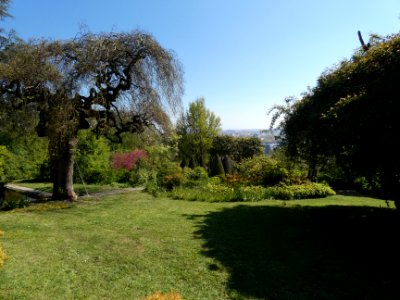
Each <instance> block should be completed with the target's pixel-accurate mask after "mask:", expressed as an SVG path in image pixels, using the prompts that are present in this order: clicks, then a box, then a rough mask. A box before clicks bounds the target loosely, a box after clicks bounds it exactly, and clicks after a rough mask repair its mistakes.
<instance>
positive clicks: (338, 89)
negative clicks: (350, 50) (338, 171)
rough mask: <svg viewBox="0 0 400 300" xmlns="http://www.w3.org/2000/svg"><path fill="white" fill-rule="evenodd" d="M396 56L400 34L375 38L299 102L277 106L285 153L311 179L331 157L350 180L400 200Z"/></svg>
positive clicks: (399, 71) (399, 59) (399, 103)
mask: <svg viewBox="0 0 400 300" xmlns="http://www.w3.org/2000/svg"><path fill="white" fill-rule="evenodd" d="M399 54H400V35H398V34H397V35H393V36H389V37H387V38H377V37H373V39H372V40H371V43H370V46H369V47H367V48H365V47H364V48H362V49H360V50H359V51H357V52H356V53H355V54H354V55H353V57H352V58H351V59H348V60H344V61H342V62H341V63H340V64H338V65H337V66H335V67H334V68H332V69H330V70H327V71H326V72H324V73H323V74H322V75H321V76H320V78H319V79H318V82H317V85H316V87H314V88H312V89H310V90H309V91H308V92H306V93H305V94H304V96H303V98H302V99H301V100H300V101H292V102H290V101H288V102H287V104H288V105H286V106H280V107H276V108H278V110H277V113H278V114H279V113H283V115H284V120H283V122H282V129H283V144H284V145H285V146H286V149H287V153H288V154H289V155H290V156H291V157H296V158H302V159H304V160H306V161H307V162H308V164H309V166H310V169H311V172H310V174H311V175H312V176H315V170H316V169H317V167H318V166H322V165H324V164H326V163H328V162H329V161H330V160H332V159H335V161H336V162H337V163H338V164H339V166H340V167H341V168H343V170H344V173H345V174H346V175H347V177H348V178H355V177H357V176H364V177H365V178H367V179H368V180H370V181H375V182H376V184H377V186H379V187H380V190H381V191H385V192H386V194H387V196H390V197H394V198H399V197H400V195H399V192H398V189H399V187H400V183H399V179H400V177H399V176H400V156H399V152H400V144H399V143H398V136H399V133H400V123H399V122H398V117H399V115H400V101H399V100H400V99H399V95H400V55H399ZM276 116H277V115H276ZM312 176H311V177H312Z"/></svg>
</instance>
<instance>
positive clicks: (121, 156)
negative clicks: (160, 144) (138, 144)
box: [112, 149, 148, 171]
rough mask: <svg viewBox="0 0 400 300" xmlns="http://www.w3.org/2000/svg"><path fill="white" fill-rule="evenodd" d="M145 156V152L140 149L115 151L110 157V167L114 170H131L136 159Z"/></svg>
mask: <svg viewBox="0 0 400 300" xmlns="http://www.w3.org/2000/svg"><path fill="white" fill-rule="evenodd" d="M147 157H148V154H147V152H146V151H144V150H140V149H136V150H133V151H131V152H128V153H115V154H114V155H113V157H112V167H113V169H116V170H121V169H122V170H127V171H132V169H133V168H134V167H135V164H136V162H137V161H138V160H140V159H146V158H147Z"/></svg>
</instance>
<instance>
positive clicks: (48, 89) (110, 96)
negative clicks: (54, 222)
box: [0, 31, 182, 201]
mask: <svg viewBox="0 0 400 300" xmlns="http://www.w3.org/2000/svg"><path fill="white" fill-rule="evenodd" d="M0 93H1V94H0V101H1V102H3V104H4V105H9V106H10V107H11V108H12V109H15V110H17V109H23V108H24V107H31V108H33V110H34V111H35V112H36V114H37V118H38V122H37V125H36V132H37V134H38V135H39V136H41V137H45V136H47V137H48V139H49V146H48V151H49V161H50V165H51V174H52V179H53V198H54V199H69V200H71V201H72V200H75V199H76V198H77V196H76V194H75V192H74V188H73V171H74V154H75V150H76V146H77V134H78V131H79V130H81V129H91V130H93V131H94V132H95V133H96V135H97V136H100V135H104V136H105V137H106V138H108V139H109V140H111V141H113V142H120V141H121V135H122V134H123V133H125V132H141V131H142V130H143V129H144V128H146V127H149V126H152V125H154V126H156V127H157V128H158V129H160V130H162V128H163V125H165V124H167V123H168V122H167V121H166V120H168V118H167V117H166V112H165V111H166V109H167V108H169V109H171V110H174V109H177V108H179V107H180V96H181V94H182V72H181V68H180V65H179V63H178V62H177V60H176V59H175V57H174V55H173V53H171V52H169V51H167V50H165V49H163V48H162V47H161V46H160V45H159V44H158V42H157V41H156V40H155V39H154V38H153V37H152V36H151V35H149V34H146V33H143V32H140V31H134V32H131V33H104V34H92V33H85V34H82V35H80V36H79V37H77V38H75V39H73V40H67V41H47V40H40V41H31V42H29V43H26V42H23V41H20V40H16V39H13V40H9V41H8V43H4V44H3V45H2V47H1V49H0Z"/></svg>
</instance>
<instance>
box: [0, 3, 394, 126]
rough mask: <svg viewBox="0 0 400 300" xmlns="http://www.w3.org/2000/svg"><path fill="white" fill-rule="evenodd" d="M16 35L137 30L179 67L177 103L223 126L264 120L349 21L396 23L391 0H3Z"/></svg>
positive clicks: (305, 79) (344, 43) (320, 67)
mask: <svg viewBox="0 0 400 300" xmlns="http://www.w3.org/2000/svg"><path fill="white" fill-rule="evenodd" d="M10 13H11V14H12V15H14V18H13V19H6V20H5V21H3V22H2V24H1V27H3V28H4V27H5V28H14V29H15V30H16V31H17V33H18V34H19V35H20V36H21V37H23V38H25V39H28V38H51V39H68V38H73V37H74V36H75V35H76V34H77V33H78V32H79V28H80V26H81V25H82V24H85V25H86V26H87V27H88V28H89V29H90V30H91V31H92V32H101V31H103V32H104V31H131V30H133V29H137V28H139V29H141V30H144V31H146V32H149V33H151V34H153V35H154V37H155V38H156V39H157V40H158V41H159V43H160V44H161V45H162V46H163V47H164V48H167V49H171V50H173V51H174V52H175V53H176V55H177V57H178V59H179V60H180V61H181V63H182V65H183V69H184V72H185V94H184V96H183V99H182V100H183V103H184V105H185V107H187V106H188V103H189V102H191V101H194V100H195V99H196V98H198V97H204V98H205V99H206V105H207V107H208V108H209V109H210V110H212V111H213V112H214V113H215V114H216V115H217V116H219V117H221V119H222V125H223V128H224V129H240V128H242V129H256V128H257V129H259V128H267V127H268V126H269V119H270V118H269V117H268V116H267V111H268V110H269V108H271V107H272V106H273V105H274V104H280V103H282V102H283V99H284V98H285V97H286V96H300V95H301V93H302V92H304V91H305V90H306V89H307V87H308V86H314V85H315V82H316V79H317V78H318V76H319V75H320V74H321V72H323V71H324V70H325V69H327V68H329V67H331V66H333V65H334V64H335V63H338V62H339V61H340V60H341V59H343V58H348V57H350V56H351V55H352V53H353V51H354V50H355V49H356V48H358V47H359V46H360V45H359V42H358V38H357V30H361V32H362V33H363V35H364V39H366V40H367V39H368V35H369V34H370V33H377V34H381V35H388V34H393V33H398V32H399V31H400V19H399V16H400V1H399V0H375V1H372V0H335V1H333V0H329V1H325V0H301V1H300V0H112V1H110V0H58V1H54V0H13V1H12V3H11V7H10Z"/></svg>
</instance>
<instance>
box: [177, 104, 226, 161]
mask: <svg viewBox="0 0 400 300" xmlns="http://www.w3.org/2000/svg"><path fill="white" fill-rule="evenodd" d="M176 131H177V134H178V135H179V142H178V148H179V156H180V158H181V160H182V164H183V165H184V166H187V165H190V166H191V167H194V166H201V167H206V165H207V163H208V159H209V151H210V149H211V147H212V143H213V138H214V137H216V136H217V135H218V134H219V132H220V131H221V120H220V118H219V117H217V116H215V114H214V113H213V112H212V111H210V110H208V109H207V108H206V105H205V100H204V98H199V99H197V100H196V101H194V102H192V103H190V105H189V109H188V110H187V111H186V113H185V114H182V116H181V117H180V119H179V120H178V122H177V128H176Z"/></svg>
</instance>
